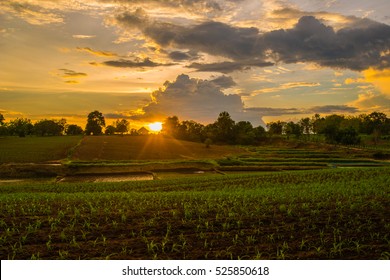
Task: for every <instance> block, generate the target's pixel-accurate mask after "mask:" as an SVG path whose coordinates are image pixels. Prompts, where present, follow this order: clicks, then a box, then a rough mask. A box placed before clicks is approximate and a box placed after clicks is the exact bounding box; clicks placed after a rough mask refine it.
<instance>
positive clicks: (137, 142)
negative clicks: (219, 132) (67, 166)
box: [71, 135, 244, 161]
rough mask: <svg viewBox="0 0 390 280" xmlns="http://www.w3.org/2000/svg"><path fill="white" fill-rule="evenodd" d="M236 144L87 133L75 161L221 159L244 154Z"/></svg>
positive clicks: (77, 151) (75, 153)
mask: <svg viewBox="0 0 390 280" xmlns="http://www.w3.org/2000/svg"><path fill="white" fill-rule="evenodd" d="M243 152H244V150H243V149H241V148H239V147H235V146H226V145H225V146H219V145H212V148H206V147H205V145H204V144H202V143H196V142H189V141H183V140H177V139H174V138H167V137H163V136H159V135H149V136H123V137H121V136H99V137H93V136H87V137H84V139H83V141H82V142H81V143H80V145H79V146H78V147H77V149H76V150H75V151H74V153H73V154H72V157H71V160H80V161H91V160H115V161H120V160H122V161H123V160H171V159H181V160H182V159H188V160H193V159H204V158H220V157H223V156H228V155H231V154H239V153H243Z"/></svg>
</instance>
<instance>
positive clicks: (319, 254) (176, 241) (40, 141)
mask: <svg viewBox="0 0 390 280" xmlns="http://www.w3.org/2000/svg"><path fill="white" fill-rule="evenodd" d="M81 139H82V140H81ZM80 140H81V141H80ZM1 141H3V142H1ZM0 142H1V143H2V146H0V149H1V150H2V151H5V153H4V155H3V153H1V155H2V161H3V163H4V164H3V166H0V167H1V168H5V166H9V165H8V163H9V162H20V163H21V164H22V167H23V168H26V167H25V166H24V165H23V163H25V162H35V163H37V162H46V161H52V160H56V161H61V162H63V163H64V164H65V165H66V166H69V168H70V169H77V170H78V168H79V169H80V170H79V171H80V172H81V171H83V170H84V172H87V173H88V172H89V173H91V172H99V171H93V170H100V171H101V170H105V172H106V173H107V172H108V173H107V174H105V176H110V175H111V174H110V173H109V172H110V170H111V172H112V170H118V169H119V170H122V171H123V170H125V168H130V169H131V168H135V167H137V168H144V167H145V166H146V167H149V168H152V167H153V168H157V169H164V167H165V168H173V169H172V170H162V171H153V172H156V173H153V174H154V175H153V178H155V180H152V181H123V182H108V183H92V182H88V183H86V182H82V180H78V179H77V180H74V181H73V182H72V183H70V182H59V181H58V180H55V178H46V179H39V180H37V179H36V178H30V179H26V178H25V179H24V181H17V180H10V179H6V180H4V179H3V180H0V209H1V212H0V259H389V258H390V233H389V232H390V206H389V205H390V188H389V186H390V167H389V165H388V164H389V163H388V162H386V161H377V160H375V159H374V157H373V153H372V151H367V150H362V149H349V148H344V147H335V146H328V145H315V144H307V143H295V142H286V143H283V144H278V146H272V145H268V146H257V147H232V146H216V145H212V146H211V148H206V147H205V146H204V145H203V144H199V143H190V142H185V141H178V140H174V139H171V138H168V139H166V138H161V137H160V138H156V137H154V136H151V137H120V136H117V137H116V136H114V137H84V138H80V137H42V138H38V137H26V138H24V139H19V138H13V137H10V138H2V139H0ZM49 143H51V144H49ZM164 147H165V148H164ZM28 151H30V153H28ZM49 151H51V152H49ZM34 155H35V156H34ZM196 165H199V166H200V167H199V168H200V169H202V168H203V167H205V166H206V167H207V168H210V166H211V167H212V170H214V171H205V172H204V173H203V172H202V173H199V174H198V173H197V172H195V173H191V172H190V171H191V170H192V168H193V167H194V166H196ZM26 166H27V168H33V167H34V165H29V164H28V165H26ZM37 166H40V165H37ZM363 166H364V167H363ZM178 167H179V169H180V168H182V169H183V168H187V169H189V171H188V170H187V171H185V172H183V170H181V171H180V172H179V171H178V170H177V168H178ZM189 167H191V168H189ZM335 167H337V168H335ZM340 167H348V168H340ZM248 170H253V171H252V172H248ZM259 171H262V172H259ZM271 171H272V172H271ZM14 179H15V178H14ZM16 179H17V178H16ZM57 179H58V178H57Z"/></svg>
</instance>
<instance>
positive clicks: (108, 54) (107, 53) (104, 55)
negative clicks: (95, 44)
mask: <svg viewBox="0 0 390 280" xmlns="http://www.w3.org/2000/svg"><path fill="white" fill-rule="evenodd" d="M77 50H78V51H85V52H87V53H90V54H92V55H96V56H103V57H111V56H118V55H117V54H116V53H114V52H108V51H98V50H93V49H91V48H88V47H84V48H80V47H78V48H77Z"/></svg>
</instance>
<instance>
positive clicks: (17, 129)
mask: <svg viewBox="0 0 390 280" xmlns="http://www.w3.org/2000/svg"><path fill="white" fill-rule="evenodd" d="M33 128H34V126H33V124H32V123H31V120H30V119H26V118H21V119H19V118H17V119H15V120H12V121H10V122H9V125H8V129H9V132H10V134H11V135H18V136H19V137H25V136H26V135H30V134H32V131H33Z"/></svg>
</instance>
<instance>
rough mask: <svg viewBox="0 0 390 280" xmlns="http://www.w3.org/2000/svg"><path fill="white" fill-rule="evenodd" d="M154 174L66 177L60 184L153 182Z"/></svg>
mask: <svg viewBox="0 0 390 280" xmlns="http://www.w3.org/2000/svg"><path fill="white" fill-rule="evenodd" d="M153 179H154V178H153V174H150V173H139V174H138V173H137V174H101V175H78V176H66V177H64V178H62V179H60V180H59V182H95V183H98V182H125V181H150V180H153Z"/></svg>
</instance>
